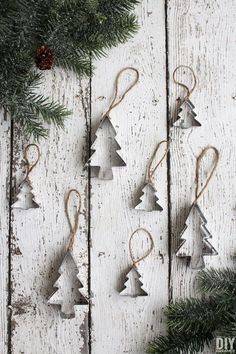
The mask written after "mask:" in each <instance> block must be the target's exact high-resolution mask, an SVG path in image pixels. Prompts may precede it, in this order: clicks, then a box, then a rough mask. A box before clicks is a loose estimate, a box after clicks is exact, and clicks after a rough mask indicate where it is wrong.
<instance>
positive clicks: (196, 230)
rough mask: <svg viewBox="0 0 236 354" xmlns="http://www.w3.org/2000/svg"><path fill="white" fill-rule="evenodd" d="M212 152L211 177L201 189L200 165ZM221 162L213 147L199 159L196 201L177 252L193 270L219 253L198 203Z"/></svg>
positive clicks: (206, 149) (201, 266) (182, 233)
mask: <svg viewBox="0 0 236 354" xmlns="http://www.w3.org/2000/svg"><path fill="white" fill-rule="evenodd" d="M209 150H212V151H213V152H214V164H213V167H212V170H211V172H210V173H209V176H208V178H207V180H206V182H205V184H204V185H203V187H202V188H201V189H200V177H199V174H200V165H201V161H202V159H203V157H204V156H205V155H206V153H207V152H208V151H209ZM218 162H219V151H218V150H217V149H216V148H215V147H213V146H209V147H206V148H205V149H204V150H203V151H202V153H201V154H200V155H199V157H198V158H197V164H196V189H195V200H194V202H193V203H192V206H191V208H190V212H189V215H188V217H187V219H186V221H185V225H184V228H183V230H182V232H181V234H180V240H181V243H180V245H179V247H178V248H177V251H176V256H177V257H182V258H188V259H189V261H190V262H189V266H190V268H192V269H202V268H204V267H205V262H204V257H205V256H215V255H218V252H217V251H216V250H215V248H214V247H213V246H212V244H211V243H210V239H212V235H211V233H210V232H209V230H208V229H207V227H206V224H207V220H206V218H205V217H204V215H203V213H202V211H201V209H200V208H199V206H198V204H197V202H198V200H199V198H200V197H201V196H202V194H203V192H204V191H205V189H206V188H207V186H208V184H209V182H210V180H211V178H212V176H213V174H214V172H215V170H216V167H217V165H218Z"/></svg>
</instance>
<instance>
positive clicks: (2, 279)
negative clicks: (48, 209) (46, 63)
mask: <svg viewBox="0 0 236 354" xmlns="http://www.w3.org/2000/svg"><path fill="white" fill-rule="evenodd" d="M10 164H11V124H10V121H9V117H4V114H3V112H1V114H0V200H1V203H0V328H1V335H0V353H3V354H5V353H7V350H8V308H7V305H8V267H9V263H8V261H9V257H8V255H9V250H8V247H9V246H8V240H9V237H8V235H9V198H10Z"/></svg>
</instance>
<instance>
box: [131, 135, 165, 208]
mask: <svg viewBox="0 0 236 354" xmlns="http://www.w3.org/2000/svg"><path fill="white" fill-rule="evenodd" d="M162 144H165V146H166V147H165V151H164V154H163V156H162V158H161V159H160V160H159V162H158V163H157V164H156V165H155V166H154V167H153V166H152V165H153V162H154V159H155V157H156V155H157V152H158V151H159V149H160V147H161V145H162ZM169 148H170V144H169V142H168V141H166V140H163V141H161V142H160V143H159V144H158V145H157V147H156V149H155V151H154V153H153V155H152V157H151V159H150V162H149V165H148V168H147V173H146V181H145V184H144V186H143V188H142V195H141V196H140V198H139V201H138V203H137V204H136V205H135V207H134V208H135V209H136V210H145V211H162V210H163V208H162V207H161V206H160V205H159V204H158V197H157V195H156V193H157V190H156V189H155V187H154V184H153V176H154V173H155V171H156V170H157V168H158V166H159V165H160V164H161V163H162V161H163V160H164V158H165V157H166V155H167V154H168V151H169Z"/></svg>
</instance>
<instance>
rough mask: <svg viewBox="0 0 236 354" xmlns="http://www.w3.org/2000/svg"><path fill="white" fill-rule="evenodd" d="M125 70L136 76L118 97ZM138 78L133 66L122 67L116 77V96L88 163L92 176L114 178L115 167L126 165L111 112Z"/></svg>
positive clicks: (103, 121)
mask: <svg viewBox="0 0 236 354" xmlns="http://www.w3.org/2000/svg"><path fill="white" fill-rule="evenodd" d="M125 71H133V72H134V73H135V75H136V76H135V79H134V81H133V82H132V83H131V84H130V86H129V87H128V88H127V89H126V90H125V92H124V93H123V94H122V95H121V97H120V98H118V89H119V81H120V77H121V75H122V74H123V73H124V72H125ZM138 80H139V72H138V70H137V69H135V68H132V67H127V68H124V69H122V70H121V71H120V72H119V73H118V75H117V77H116V80H115V95H114V98H113V100H112V102H111V104H110V107H109V108H108V111H107V112H106V113H105V115H104V116H103V119H102V121H101V123H100V125H99V127H98V129H97V131H96V133H95V136H96V139H95V141H94V143H93V144H92V146H91V151H92V155H91V156H90V158H89V161H88V163H87V166H89V167H90V171H91V177H97V178H99V179H103V180H111V179H113V171H112V168H113V167H123V166H126V163H125V162H124V160H123V159H122V158H121V157H120V155H119V154H118V153H117V151H118V150H121V147H120V145H119V144H118V143H117V141H116V139H115V137H116V135H117V133H116V130H115V128H114V126H113V125H112V123H111V118H110V113H111V111H112V110H113V109H114V108H115V107H117V106H118V105H119V104H120V103H121V102H122V101H123V100H124V98H125V96H126V95H127V93H128V92H129V91H130V90H131V89H132V88H133V87H134V86H135V85H136V84H137V82H138Z"/></svg>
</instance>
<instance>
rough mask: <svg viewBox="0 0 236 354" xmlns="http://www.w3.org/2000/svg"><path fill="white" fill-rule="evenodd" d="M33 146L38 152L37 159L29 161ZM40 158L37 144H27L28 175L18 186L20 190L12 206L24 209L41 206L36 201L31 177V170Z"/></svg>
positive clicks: (25, 152)
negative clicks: (32, 161)
mask: <svg viewBox="0 0 236 354" xmlns="http://www.w3.org/2000/svg"><path fill="white" fill-rule="evenodd" d="M31 148H35V149H36V153H37V156H36V160H35V162H34V163H30V162H29V157H28V154H29V151H30V149H31ZM39 158H40V151H39V147H38V146H37V145H35V144H29V145H28V146H26V148H25V151H24V160H25V162H26V168H27V170H26V176H25V178H24V180H23V182H22V183H21V184H20V186H19V187H18V189H19V192H18V194H17V200H16V202H15V203H14V204H12V206H11V207H12V208H17V209H23V210H28V209H35V208H39V205H38V203H36V201H35V196H34V194H33V188H32V186H31V181H30V178H29V175H30V173H31V171H32V170H33V168H34V167H35V166H36V165H37V163H38V161H39Z"/></svg>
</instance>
